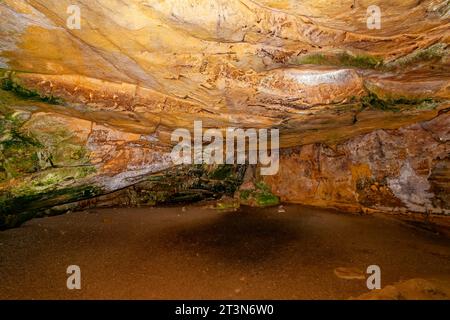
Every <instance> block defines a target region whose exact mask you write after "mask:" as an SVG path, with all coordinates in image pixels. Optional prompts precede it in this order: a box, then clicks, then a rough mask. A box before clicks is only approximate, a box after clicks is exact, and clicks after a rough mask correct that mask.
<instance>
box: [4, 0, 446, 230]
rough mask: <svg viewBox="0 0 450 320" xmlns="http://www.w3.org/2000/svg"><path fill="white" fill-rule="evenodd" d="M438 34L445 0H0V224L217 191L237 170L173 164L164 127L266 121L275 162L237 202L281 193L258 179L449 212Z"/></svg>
mask: <svg viewBox="0 0 450 320" xmlns="http://www.w3.org/2000/svg"><path fill="white" fill-rule="evenodd" d="M73 5H75V6H77V7H78V8H79V9H80V28H79V29H78V28H75V29H74V28H72V27H69V25H68V23H67V21H68V19H69V18H70V15H71V13H69V11H68V8H69V6H73ZM370 5H377V6H379V7H380V8H381V11H382V20H381V23H382V24H381V28H380V29H368V27H367V8H368V7H369V6H370ZM449 26H450V16H449V2H448V0H425V1H413V0H389V1H388V0H376V1H372V0H371V1H368V0H367V1H366V0H359V1H354V0H342V1H329V0H327V1H325V0H306V1H296V0H275V1H266V0H166V1H160V0H145V1H142V0H126V1H118V0H98V1H91V0H3V1H0V227H8V226H15V225H18V224H20V223H21V222H22V221H25V220H26V219H29V218H31V217H34V216H36V215H42V214H47V213H48V212H51V211H52V208H54V207H58V208H62V209H64V208H69V207H70V208H76V206H77V204H79V205H80V206H90V205H100V204H101V203H102V204H108V203H109V204H110V205H118V204H120V203H119V202H122V203H123V204H130V205H131V204H134V205H139V204H146V203H147V204H152V203H153V204H154V203H158V202H161V201H162V200H164V201H169V202H170V201H171V200H177V199H179V198H180V197H181V198H183V197H185V199H191V200H193V199H198V198H204V197H210V196H211V195H212V197H213V198H217V197H220V196H221V194H229V193H232V192H233V190H234V189H236V187H237V184H238V183H237V182H238V181H241V180H242V174H243V173H242V172H241V171H242V170H243V169H242V168H240V167H231V168H227V169H223V168H222V167H219V168H217V167H208V166H201V168H200V169H199V168H197V167H195V166H194V167H191V168H183V169H180V170H179V168H176V167H175V166H174V164H173V163H172V161H171V159H170V156H169V154H170V151H171V149H172V146H173V142H172V141H171V139H170V137H171V133H172V132H173V130H175V129H178V128H187V129H190V130H192V128H193V125H194V121H196V120H201V121H202V122H203V127H204V128H205V130H206V129H209V128H218V129H219V130H225V128H227V127H240V128H255V129H259V128H268V129H270V128H277V129H279V130H280V140H281V141H280V142H281V147H282V148H283V150H284V151H283V153H282V159H281V166H280V170H281V171H280V172H279V174H278V175H277V176H274V177H267V178H265V179H264V180H265V181H263V182H265V183H263V182H261V181H255V183H253V184H252V186H253V189H252V188H249V189H247V190H243V191H245V192H243V193H244V195H245V194H246V195H247V196H248V197H247V198H246V199H241V200H244V201H243V202H245V203H246V204H250V205H251V204H255V203H256V204H258V203H259V204H263V205H265V204H276V203H278V198H277V197H276V196H274V195H273V194H271V193H270V192H269V187H270V188H271V189H272V191H273V192H274V193H275V194H277V195H279V196H280V197H281V198H282V199H283V200H284V201H292V202H299V203H304V204H312V205H318V206H327V207H328V206H333V207H339V208H342V209H346V210H352V211H355V210H357V211H359V210H361V208H374V209H377V210H387V211H391V210H407V211H409V212H434V213H438V214H448V202H449V198H448V194H449V192H448V172H449V151H448V142H447V141H448V125H449V123H448V116H447V114H448V109H449V107H450V63H449V62H450V55H449V47H448V44H449V42H450V28H449ZM216 170H219V172H221V171H223V170H225V171H226V172H228V175H225V176H222V178H221V179H218V178H217V177H216V176H215V174H214V172H216ZM177 174H178V175H179V176H178V177H177ZM155 175H156V176H158V177H159V175H162V176H163V177H165V178H164V179H167V181H168V184H164V183H159V182H158V181H155V180H153V179H157V178H155ZM211 175H212V176H211ZM219 176H220V175H219ZM184 180H186V183H182V181H184ZM177 185H179V187H177ZM248 186H249V185H247V187H248ZM244 187H245V186H244ZM241 189H242V188H241ZM244 189H245V188H244ZM99 197H100V198H99ZM49 210H50V211H49ZM57 211H58V210H57Z"/></svg>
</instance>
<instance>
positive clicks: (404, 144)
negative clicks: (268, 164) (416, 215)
mask: <svg viewBox="0 0 450 320" xmlns="http://www.w3.org/2000/svg"><path fill="white" fill-rule="evenodd" d="M449 134H450V113H448V112H446V113H443V114H442V115H440V116H438V117H436V118H435V119H433V120H431V121H428V122H423V123H419V124H414V125H410V126H407V127H404V128H401V129H398V130H376V131H373V132H371V133H369V134H365V135H361V136H358V137H355V138H352V139H350V140H348V141H346V142H345V143H342V144H338V145H336V146H334V147H329V146H326V145H323V144H314V145H306V146H302V147H299V148H297V149H292V150H289V151H285V152H284V154H283V155H282V156H281V160H280V171H279V173H278V174H277V175H275V176H268V177H265V181H266V182H267V183H268V184H269V185H270V186H271V188H272V191H273V192H274V193H275V194H276V195H279V196H280V197H281V199H282V200H284V201H288V202H296V203H303V204H310V205H318V206H332V207H337V208H344V209H347V210H354V211H361V210H362V208H372V209H378V210H381V211H399V210H400V211H410V212H422V213H441V214H449V213H450V202H449V201H448V200H449V198H448V195H449V193H450V175H449V159H450V158H449V155H450V135H449Z"/></svg>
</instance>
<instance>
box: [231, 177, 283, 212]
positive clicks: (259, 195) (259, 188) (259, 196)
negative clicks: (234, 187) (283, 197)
mask: <svg viewBox="0 0 450 320" xmlns="http://www.w3.org/2000/svg"><path fill="white" fill-rule="evenodd" d="M238 196H239V199H240V202H241V204H243V205H248V206H252V207H270V206H276V205H278V204H280V198H278V197H277V196H276V195H274V194H273V193H272V191H271V190H270V187H269V186H268V185H266V184H265V183H264V182H262V181H259V182H257V183H255V185H254V189H245V190H240V191H239V194H238Z"/></svg>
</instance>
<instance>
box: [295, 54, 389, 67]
mask: <svg viewBox="0 0 450 320" xmlns="http://www.w3.org/2000/svg"><path fill="white" fill-rule="evenodd" d="M291 63H293V64H313V65H327V66H343V67H355V68H360V69H377V68H381V67H382V66H383V60H382V59H381V58H378V57H375V56H370V55H366V54H352V53H348V52H340V53H336V54H322V53H313V54H309V55H306V56H304V57H300V58H296V59H295V60H294V61H291Z"/></svg>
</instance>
